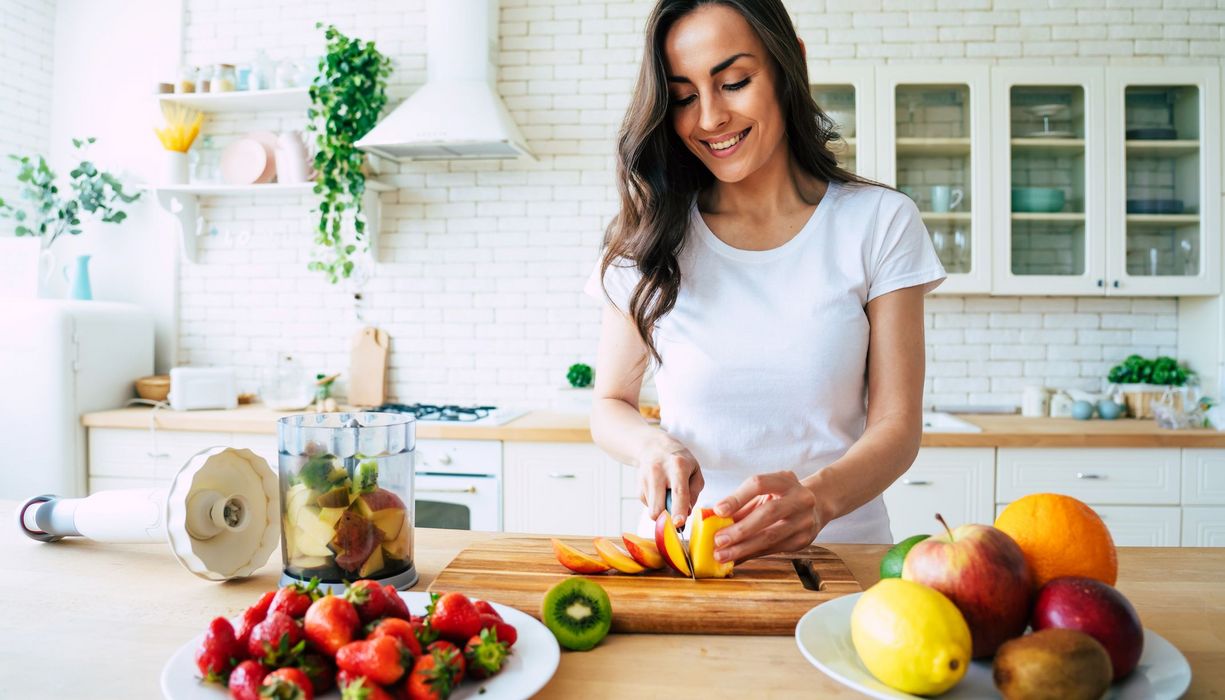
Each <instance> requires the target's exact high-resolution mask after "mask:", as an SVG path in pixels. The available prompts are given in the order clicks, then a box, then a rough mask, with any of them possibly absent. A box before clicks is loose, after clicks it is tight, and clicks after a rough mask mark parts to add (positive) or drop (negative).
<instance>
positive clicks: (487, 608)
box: [472, 600, 502, 620]
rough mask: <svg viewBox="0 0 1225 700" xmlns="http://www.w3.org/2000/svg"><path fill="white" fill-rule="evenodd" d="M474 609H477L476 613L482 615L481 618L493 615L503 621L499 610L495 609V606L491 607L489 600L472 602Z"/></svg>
mask: <svg viewBox="0 0 1225 700" xmlns="http://www.w3.org/2000/svg"><path fill="white" fill-rule="evenodd" d="M472 607H474V608H476V611H477V612H478V613H480V615H481V617H484V616H486V615H492V616H494V617H496V618H498V619H499V620H501V619H502V616H501V615H499V614H498V611H497V610H494V609H493V606H492V605H490V604H489V601H487V600H474V601H472Z"/></svg>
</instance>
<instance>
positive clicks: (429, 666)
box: [407, 649, 462, 700]
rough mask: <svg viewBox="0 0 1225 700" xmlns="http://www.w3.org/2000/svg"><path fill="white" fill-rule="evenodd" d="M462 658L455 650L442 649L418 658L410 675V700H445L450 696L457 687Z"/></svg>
mask: <svg viewBox="0 0 1225 700" xmlns="http://www.w3.org/2000/svg"><path fill="white" fill-rule="evenodd" d="M461 659H462V657H459V656H458V655H457V654H456V653H455V652H454V651H445V650H442V649H437V650H434V651H431V652H430V653H428V654H426V655H424V656H422V657H421V658H419V659H417V663H416V664H414V665H413V671H412V673H411V674H409V676H408V684H407V686H408V697H409V700H445V699H446V698H447V697H449V696H450V695H451V691H452V690H454V689H455V684H456V682H455V671H456V670H457V669H458V668H459V666H458V664H457V661H458V660H461ZM461 677H462V674H461Z"/></svg>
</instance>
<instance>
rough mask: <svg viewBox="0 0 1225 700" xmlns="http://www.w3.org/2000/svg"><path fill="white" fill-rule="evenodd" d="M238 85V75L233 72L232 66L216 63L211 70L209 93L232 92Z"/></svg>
mask: <svg viewBox="0 0 1225 700" xmlns="http://www.w3.org/2000/svg"><path fill="white" fill-rule="evenodd" d="M237 84H238V75H237V74H236V73H235V72H234V64H232V63H218V64H217V67H216V69H214V70H213V80H212V82H210V83H209V84H208V91H209V92H234V87H235V86H236V85H237Z"/></svg>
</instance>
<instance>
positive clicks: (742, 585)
mask: <svg viewBox="0 0 1225 700" xmlns="http://www.w3.org/2000/svg"><path fill="white" fill-rule="evenodd" d="M559 539H561V540H562V541H563V542H566V543H568V544H570V545H573V546H575V547H577V548H578V549H580V550H582V551H584V552H587V553H588V554H591V555H593V556H594V555H595V548H594V547H593V546H592V544H591V538H568V537H563V538H559ZM797 569H799V570H800V571H804V572H810V573H812V574H813V576H811V577H809V576H807V575H805V577H806V578H807V579H808V581H807V583H808V585H809V586H815V587H816V588H818V590H809V588H807V587H806V585H805V581H804V580H802V579H801V576H800V573H798V572H797ZM574 575H577V574H571V573H570V572H569V571H568V570H567V569H565V568H564V567H563V566H562V565H561V564H559V563H558V562H557V558H556V557H554V556H553V548H552V547H551V546H550V544H549V538H548V537H508V538H504V539H493V540H488V541H486V542H481V543H478V544H474V545H472V546H470V547H468V548H467V549H465V550H463V551H462V552H460V553H459V554H458V555H457V556H456V557H455V559H453V560H451V563H450V564H447V566H446V568H444V569H443V570H442V572H441V573H439V574H438V577H437V578H435V579H434V582H433V583H432V584H430V587H429V590H430V591H437V592H440V593H441V592H447V591H459V592H461V593H464V594H466V595H468V596H470V597H476V598H485V599H489V600H494V601H497V602H499V603H503V604H505V605H510V606H513V607H515V608H518V609H519V610H522V611H523V612H525V613H528V614H529V615H532V616H534V617H536V618H539V617H540V603H541V601H542V600H544V594H545V591H547V590H548V589H549V588H550V587H552V586H553V585H554V584H556V583H557V582H558V581H561V580H562V579H565V578H567V577H569V576H574ZM587 578H590V579H591V580H593V581H596V582H597V583H599V584H600V585H601V586H603V587H604V590H605V591H607V592H608V597H609V600H610V602H611V603H612V608H613V631H616V632H656V633H667V634H747V635H792V634H795V623H796V622H797V621H799V619H800V617H801V616H802V615H803V614H804V613H806V612H808V610H809V609H811V608H812V607H813V606H815V605H818V604H820V603H824V602H825V601H827V600H832V599H834V598H837V597H839V596H843V595H847V594H848V593H857V592H859V591H860V590H862V589H861V588H860V586H859V583H858V582H856V581H855V577H854V576H852V575H851V571H850V569H848V568H847V566H846V564H844V563H843V561H842V559H840V558H839V557H838V555H836V554H834V553H833V552H831V551H829V550H828V549H825V548H823V547H815V546H814V547H808V548H807V549H805V550H803V551H802V552H796V553H792V554H776V555H772V556H769V557H763V558H761V559H753V560H750V561H747V562H745V563H743V564H738V565H737V566H736V569H735V572H734V576H733V577H732V578H728V579H699V580H697V581H693V580H691V579H687V578H683V577H681V576H679V575H677V574H675V573H672V572H670V571H669V572H666V573H665V572H664V571H656V572H647V573H642V574H638V575H635V576H630V575H626V574H619V573H615V572H613V573H608V574H599V575H594V576H588V577H587Z"/></svg>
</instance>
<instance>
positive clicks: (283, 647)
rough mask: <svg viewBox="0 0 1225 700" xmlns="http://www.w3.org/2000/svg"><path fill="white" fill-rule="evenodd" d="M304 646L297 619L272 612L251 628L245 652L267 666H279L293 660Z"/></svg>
mask: <svg viewBox="0 0 1225 700" xmlns="http://www.w3.org/2000/svg"><path fill="white" fill-rule="evenodd" d="M305 647H306V644H305V642H303V640H302V627H301V626H300V625H299V624H298V621H297V620H295V619H293V618H292V617H290V616H288V615H286V614H285V613H282V612H274V613H269V614H268V617H265V618H264V621H263V622H261V623H259V624H257V625H256V626H255V629H253V630H251V638H250V639H249V640H248V641H247V654H248V655H249V656H250V657H251V658H253V659H255V660H257V661H259V662H260V663H262V664H264V665H265V666H267V667H269V668H279V667H281V666H287V665H289V664H290V663H291V662H293V661H295V660H296V659H297V657H298V656H300V655H301V654H302V650H303V649H304V648H305Z"/></svg>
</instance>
